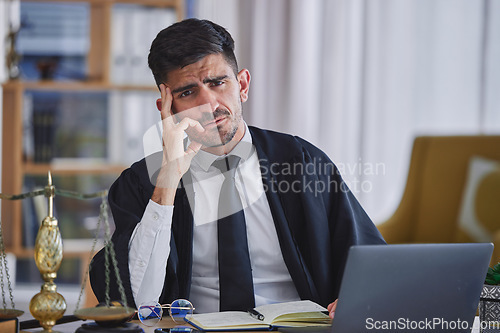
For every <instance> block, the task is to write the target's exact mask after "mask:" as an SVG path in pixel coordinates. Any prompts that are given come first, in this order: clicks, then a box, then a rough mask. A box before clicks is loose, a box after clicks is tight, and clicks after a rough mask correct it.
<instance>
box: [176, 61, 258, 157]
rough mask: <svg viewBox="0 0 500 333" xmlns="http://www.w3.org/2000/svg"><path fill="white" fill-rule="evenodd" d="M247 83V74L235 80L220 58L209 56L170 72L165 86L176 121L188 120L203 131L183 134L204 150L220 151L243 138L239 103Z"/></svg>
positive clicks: (245, 95) (246, 90) (231, 71)
mask: <svg viewBox="0 0 500 333" xmlns="http://www.w3.org/2000/svg"><path fill="white" fill-rule="evenodd" d="M249 83H250V75H249V73H248V71H247V70H242V71H241V72H240V73H238V75H237V76H236V75H235V74H234V71H233V69H232V67H231V66H230V65H229V64H228V63H227V61H226V60H225V59H224V57H223V55H222V54H212V55H208V56H206V57H204V58H203V59H201V60H200V61H198V62H196V63H193V64H191V65H188V66H185V67H183V68H180V69H175V70H173V71H171V72H169V73H168V81H167V82H166V85H167V86H169V87H170V89H171V91H172V96H173V101H172V113H173V114H174V115H175V117H176V119H177V120H178V121H180V120H182V119H183V118H185V117H189V118H191V119H194V120H197V121H198V122H200V124H201V125H202V126H203V127H204V128H205V131H204V132H202V133H200V132H198V131H196V130H194V129H188V130H186V133H187V134H188V136H189V138H190V139H191V140H193V141H197V142H199V143H201V144H203V145H204V146H205V147H219V146H223V145H226V144H227V143H231V142H233V143H237V142H238V141H239V140H241V138H242V137H243V134H244V132H245V130H244V126H243V119H242V102H244V101H246V99H247V93H248V86H249Z"/></svg>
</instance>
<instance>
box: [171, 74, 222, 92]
mask: <svg viewBox="0 0 500 333" xmlns="http://www.w3.org/2000/svg"><path fill="white" fill-rule="evenodd" d="M227 77H228V75H221V76H217V77H208V78H206V79H204V80H203V84H206V83H212V82H216V81H221V80H224V79H226V78H227ZM197 86H198V85H197V84H196V83H190V84H187V85H185V86H182V87H179V88H176V89H174V90H172V93H174V94H176V93H180V92H182V91H184V90H189V89H192V88H195V87H197Z"/></svg>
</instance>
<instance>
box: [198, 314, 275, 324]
mask: <svg viewBox="0 0 500 333" xmlns="http://www.w3.org/2000/svg"><path fill="white" fill-rule="evenodd" d="M191 321H192V322H193V323H195V324H196V325H198V326H200V327H202V328H215V327H235V326H251V327H257V326H269V325H267V324H265V323H263V322H262V321H260V320H258V319H255V318H253V317H251V316H250V315H249V314H248V313H246V312H241V311H225V312H214V313H200V314H194V315H193V317H192V318H191Z"/></svg>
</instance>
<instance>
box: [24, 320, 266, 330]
mask: <svg viewBox="0 0 500 333" xmlns="http://www.w3.org/2000/svg"><path fill="white" fill-rule="evenodd" d="M86 322H92V321H82V320H79V321H74V322H72V323H66V324H60V325H56V326H54V327H53V330H54V332H60V333H74V332H75V331H76V330H77V329H78V328H79V327H80V326H82V324H83V323H86ZM132 323H135V324H138V325H139V326H140V327H141V328H142V329H143V330H144V333H154V330H155V328H171V327H175V326H176V324H175V323H174V322H173V321H172V319H171V318H169V317H163V319H162V320H161V321H160V322H159V323H158V324H157V325H156V326H153V327H148V326H145V325H143V324H142V323H141V322H140V321H139V320H132ZM186 326H189V325H186ZM42 331H43V329H42V328H31V329H27V330H21V331H20V333H40V332H42ZM246 333H252V332H246ZM256 333H262V331H256Z"/></svg>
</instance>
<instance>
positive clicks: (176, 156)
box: [91, 19, 385, 315]
mask: <svg viewBox="0 0 500 333" xmlns="http://www.w3.org/2000/svg"><path fill="white" fill-rule="evenodd" d="M233 49H234V42H233V39H232V37H231V36H230V35H229V33H228V32H227V31H226V30H225V29H224V28H222V27H220V26H219V25H217V24H214V23H212V22H210V21H206V20H197V19H188V20H184V21H182V22H180V23H176V24H174V25H172V26H170V27H169V28H167V29H165V30H163V31H161V32H160V33H159V34H158V36H157V37H156V39H155V40H154V41H153V43H152V45H151V50H150V54H149V59H148V60H149V66H150V68H151V70H152V72H153V75H154V77H155V80H156V83H157V85H158V87H159V88H160V91H161V99H158V101H157V106H158V109H159V110H160V112H161V119H162V124H163V136H162V140H163V154H162V153H159V154H157V155H153V156H149V157H146V158H145V159H143V160H141V161H139V162H137V163H135V164H133V165H132V166H131V168H129V169H127V170H125V171H124V172H123V173H122V175H121V176H120V177H119V178H118V179H117V180H116V182H115V183H114V184H113V186H112V187H111V189H110V192H109V203H110V207H111V210H112V212H113V216H114V221H115V224H116V230H115V232H114V234H113V237H112V243H113V245H114V249H115V251H116V254H117V261H118V267H119V269H120V275H121V280H122V282H123V287H124V291H125V294H126V297H127V301H128V302H129V304H130V305H133V304H135V305H140V304H141V303H144V302H148V301H159V302H160V303H169V302H171V301H173V300H174V299H176V298H186V299H189V300H191V301H192V303H193V304H194V306H195V307H196V310H197V311H199V312H213V311H219V310H228V309H241V308H244V307H245V306H254V305H255V306H258V305H261V304H266V303H273V302H285V301H293V300H299V299H310V300H313V301H315V302H318V303H320V304H322V305H324V306H327V305H328V309H329V310H330V312H331V314H332V315H333V312H334V310H335V306H336V303H335V302H333V301H334V300H335V299H336V298H337V295H338V291H339V286H340V281H341V278H342V273H343V269H344V264H345V261H346V256H347V251H348V249H349V247H350V246H351V245H353V244H384V243H385V242H384V240H383V238H382V237H381V235H380V233H379V232H378V230H377V228H376V227H375V226H374V225H373V223H372V222H371V221H370V219H369V217H368V216H367V215H366V213H365V212H364V211H363V209H362V208H361V206H360V205H359V203H358V202H357V200H356V199H355V198H354V196H353V195H352V193H351V192H350V191H349V189H348V188H347V186H346V185H345V183H343V181H342V178H341V176H340V174H339V172H338V170H337V168H336V167H335V165H334V164H333V163H332V162H331V161H330V159H329V158H328V157H327V156H326V155H325V154H324V153H323V152H322V151H320V150H319V149H318V148H316V147H314V146H313V145H311V144H310V143H308V142H306V141H304V140H303V139H301V138H298V137H294V136H290V135H286V134H282V133H276V132H272V131H266V130H262V129H258V128H255V127H251V126H247V125H246V123H245V122H244V120H243V118H242V103H243V102H245V101H246V100H247V99H248V92H249V87H250V73H249V71H248V70H247V69H242V70H240V71H238V66H237V62H236V58H235V56H234V52H233ZM270 112H272V110H270ZM305 112H307V111H305ZM185 134H187V136H188V138H187V139H186V140H185V138H184V137H185ZM229 160H236V166H234V168H233V169H234V170H235V171H230V170H233V169H231V168H230V167H229V166H228V165H229V162H228V161H229ZM218 161H223V162H218ZM217 163H222V164H225V165H226V166H227V169H225V170H222V169H221V170H219V169H218V167H217ZM229 172H234V173H233V174H232V176H231V177H226V176H225V175H224V174H227V173H229ZM228 179H235V180H234V181H233V180H228ZM226 182H227V183H226ZM230 182H232V184H234V185H232V188H233V189H234V187H236V189H237V192H233V193H236V194H234V195H230V196H228V197H226V196H224V195H225V194H224V195H223V194H222V192H223V188H225V187H226V185H225V184H228V183H230ZM228 188H229V187H228ZM224 191H225V190H224ZM219 193H220V195H219ZM235 197H240V198H239V199H241V200H237V201H238V202H239V203H240V205H241V206H239V207H240V208H237V209H233V208H231V207H232V206H231V207H229V211H228V212H227V213H224V214H222V213H221V212H222V210H221V207H222V206H224V205H225V203H224V202H225V201H227V202H229V201H234V200H233V199H234V198H235ZM221 198H222V199H224V200H222V199H221ZM219 199H220V202H219ZM228 205H229V204H228ZM226 208H227V207H226ZM241 208H243V210H242V211H241V210H240V209H241ZM231 209H233V211H231ZM242 212H243V213H242ZM235 216H238V218H236V217H235ZM242 216H243V217H242ZM241 217H242V218H241ZM225 218H228V219H232V218H235V219H236V220H237V221H238V222H234V223H235V225H236V223H239V225H241V223H243V228H245V230H246V232H245V231H243V233H244V234H243V235H241V233H240V234H238V236H228V235H227V234H224V235H225V236H224V237H222V236H221V234H223V231H222V230H223V229H224V228H227V226H228V225H232V223H233V222H231V223H229V222H228V223H221V221H223V220H224V219H225ZM224 221H225V220H224ZM231 221H232V220H231ZM241 221H243V222H241ZM240 229H241V228H240ZM224 232H225V231H224ZM233 234H234V235H236V232H235V231H231V235H233ZM228 243H230V244H232V245H231V246H234V247H239V248H238V249H236V250H226V249H225V247H224V246H226V245H227V244H228ZM241 244H243V246H241ZM241 248H243V250H241ZM233 252H234V253H233ZM236 252H238V255H239V253H240V252H245V254H243V255H244V256H246V257H244V258H245V259H239V257H238V259H237V260H236V259H235V258H236ZM228 253H229V255H228ZM226 257H229V260H233V263H232V264H225V263H224V262H225V261H224V262H223V261H222V258H226ZM224 260H228V259H224ZM247 261H248V268H242V271H241V272H248V274H249V279H250V284H251V285H250V286H249V290H250V294H251V295H250V299H249V300H245V302H246V301H248V302H247V303H245V304H244V305H241V304H240V303H241V302H242V301H241V299H244V298H246V297H247V296H246V295H248V292H246V294H245V295H244V292H242V293H241V295H240V294H239V291H240V290H239V289H243V287H239V286H238V287H237V288H236V289H232V290H233V291H231V292H229V293H228V292H227V290H230V289H227V288H230V287H228V286H227V283H226V282H223V281H226V279H227V278H226V277H225V276H226V274H227V273H226V271H227V270H229V271H233V270H234V271H237V272H240V271H239V269H240V268H239V267H236V265H239V264H240V262H247ZM233 264H234V266H231V267H230V269H228V267H226V266H228V265H233ZM241 265H243V266H244V264H241ZM104 271H105V264H104V252H103V251H102V250H101V252H100V253H98V254H97V255H96V256H95V258H94V260H93V263H92V268H91V283H92V288H93V290H94V293H95V294H96V296H97V298H98V299H99V300H100V301H103V300H104V298H105V292H106V291H105V282H104V281H105V278H104V277H105V273H104ZM248 274H247V273H239V275H238V276H237V277H236V278H233V281H232V283H236V284H238V283H240V284H241V285H243V284H244V282H242V281H243V280H246V279H247V275H248ZM234 280H238V281H234ZM239 280H242V281H239ZM233 287H234V286H233ZM245 288H246V287H245ZM234 290H236V291H234ZM110 296H111V299H120V292H119V288H118V286H117V283H116V281H115V279H111V281H110ZM228 296H229V297H228ZM227 298H232V300H226V299H227ZM332 302H333V303H332ZM227 304H229V305H227ZM248 304H250V305H248Z"/></svg>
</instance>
